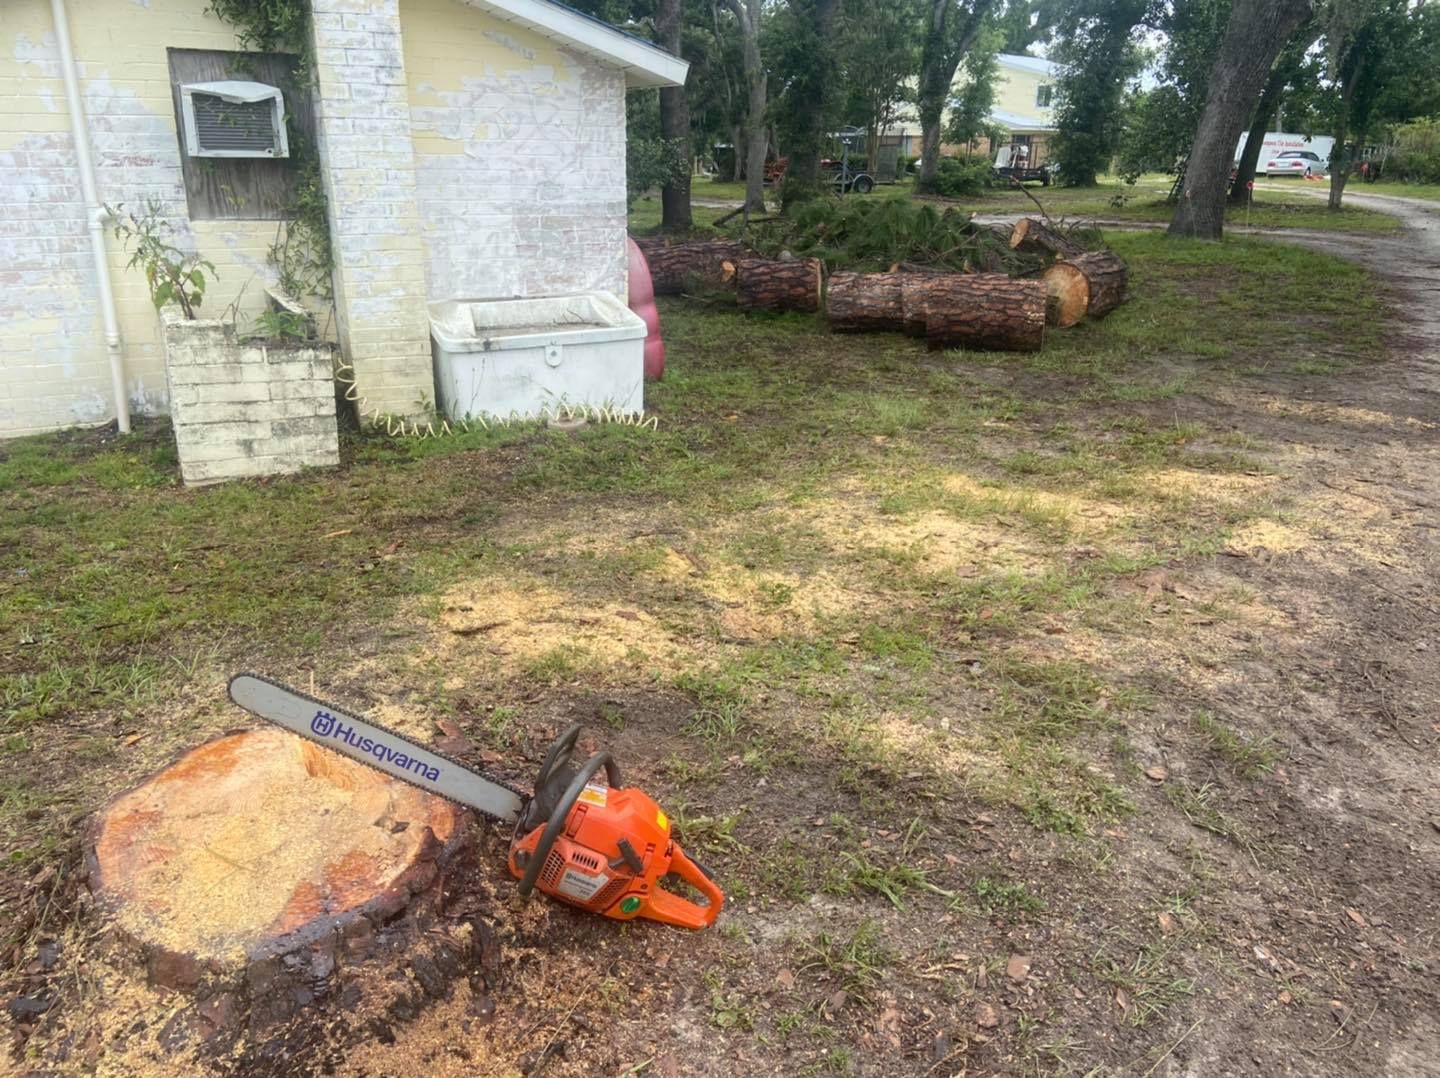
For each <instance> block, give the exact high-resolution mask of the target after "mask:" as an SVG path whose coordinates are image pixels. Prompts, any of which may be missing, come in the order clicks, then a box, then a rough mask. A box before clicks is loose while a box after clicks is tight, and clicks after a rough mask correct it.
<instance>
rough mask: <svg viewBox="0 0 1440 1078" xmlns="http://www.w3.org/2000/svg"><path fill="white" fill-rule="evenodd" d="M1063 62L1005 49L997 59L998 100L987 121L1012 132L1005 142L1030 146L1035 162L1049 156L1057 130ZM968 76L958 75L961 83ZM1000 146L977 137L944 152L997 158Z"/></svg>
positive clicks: (996, 93) (1012, 144)
mask: <svg viewBox="0 0 1440 1078" xmlns="http://www.w3.org/2000/svg"><path fill="white" fill-rule="evenodd" d="M1059 75H1060V66H1059V65H1058V64H1055V63H1052V62H1051V61H1049V60H1045V59H1041V58H1040V57H1038V56H1015V55H1011V54H1009V53H1001V54H1000V55H999V56H997V57H996V63H995V103H994V104H993V105H992V106H991V108H990V112H989V113H988V114H987V116H986V121H987V122H988V123H990V124H993V125H995V126H997V127H1002V128H1004V129H1005V131H1006V132H1007V133H1008V134H1007V136H1006V138H1005V140H1004V141H1003V142H1002V144H1001V145H1010V146H1012V147H1013V146H1019V145H1022V144H1023V145H1025V146H1027V147H1029V156H1030V160H1031V161H1032V162H1036V163H1040V162H1044V161H1046V160H1048V158H1049V142H1050V138H1051V137H1052V136H1053V135H1054V134H1055V100H1054V99H1055V84H1056V82H1057V81H1058V80H1059ZM963 78H964V76H963V75H959V76H957V83H958V82H961V81H963ZM998 149H999V147H996V146H992V145H991V143H990V140H989V139H984V138H981V139H977V140H975V142H974V143H972V144H971V145H969V146H946V147H943V148H942V152H943V153H950V154H959V153H969V154H974V155H978V156H982V157H987V158H990V159H992V160H993V159H994V157H995V156H996V152H997V151H998Z"/></svg>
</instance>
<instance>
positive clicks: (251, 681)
mask: <svg viewBox="0 0 1440 1078" xmlns="http://www.w3.org/2000/svg"><path fill="white" fill-rule="evenodd" d="M230 699H231V700H233V701H234V702H235V703H236V704H238V705H239V706H240V707H242V708H244V709H245V710H246V711H248V712H250V713H251V714H252V715H255V716H257V717H258V718H261V719H264V720H265V721H266V722H270V723H274V724H275V725H276V726H279V727H282V728H283V729H285V730H288V731H289V732H290V733H292V734H296V735H298V736H300V737H303V738H305V739H306V740H308V741H311V742H314V743H315V744H317V745H320V746H323V747H324V748H327V749H330V750H331V751H332V752H338V753H339V754H340V755H342V756H344V757H346V758H347V759H350V760H354V761H355V762H356V763H359V764H364V765H365V766H366V767H370V768H374V769H375V770H376V771H379V772H380V773H381V774H382V775H386V776H388V777H389V778H393V779H399V780H400V781H402V782H408V783H410V784H411V785H412V786H418V787H420V789H422V790H425V791H426V792H428V793H432V794H435V795H436V796H438V797H443V798H444V799H445V800H447V801H453V802H454V803H455V804H457V805H463V806H464V807H466V808H470V809H474V810H475V811H476V812H479V813H481V814H482V815H484V816H488V817H489V818H490V819H492V820H495V821H497V822H499V823H507V824H513V823H515V822H516V821H517V820H518V819H519V818H520V812H521V810H522V809H523V808H524V807H525V802H526V801H527V800H528V796H527V795H526V794H525V793H523V792H522V791H520V790H518V789H516V788H515V787H514V786H512V785H510V783H508V782H505V781H504V780H503V779H498V778H496V777H495V776H493V775H487V774H485V773H484V772H482V771H476V770H475V769H474V768H471V767H468V766H467V765H465V764H463V763H461V762H460V761H459V760H457V759H455V758H454V757H453V756H449V755H447V754H446V753H443V752H440V751H438V750H436V749H433V748H431V747H429V746H427V745H422V744H421V743H420V742H418V741H416V740H415V739H414V738H412V737H407V736H406V735H405V734H402V733H399V732H397V731H395V730H391V729H389V728H387V727H384V726H381V725H379V724H378V723H374V722H370V721H368V720H366V719H360V718H356V717H355V716H353V715H351V714H350V713H349V712H346V711H343V710H341V709H340V708H337V707H335V706H334V705H333V704H328V703H326V702H325V701H323V700H317V699H315V697H313V696H309V695H307V694H305V693H303V692H299V691H298V690H296V689H292V688H290V687H289V686H288V685H282V684H280V683H279V682H276V681H271V680H270V679H269V678H266V677H261V676H260V675H259V674H236V675H235V676H234V677H233V678H231V679H230Z"/></svg>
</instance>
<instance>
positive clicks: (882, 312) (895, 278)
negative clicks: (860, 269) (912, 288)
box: [825, 272, 905, 333]
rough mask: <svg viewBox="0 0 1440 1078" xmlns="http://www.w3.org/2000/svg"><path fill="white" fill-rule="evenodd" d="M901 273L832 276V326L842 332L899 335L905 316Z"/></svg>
mask: <svg viewBox="0 0 1440 1078" xmlns="http://www.w3.org/2000/svg"><path fill="white" fill-rule="evenodd" d="M901 280H902V275H901V274H899V273H848V272H842V273H832V274H831V275H830V280H829V283H828V285H827V287H826V289H825V311H826V314H827V315H828V316H829V318H830V327H831V328H832V329H834V330H836V331H837V332H840V333H877V332H885V331H887V330H890V331H894V332H899V331H900V330H901V329H903V328H904V325H905V316H904V308H903V305H902V303H901Z"/></svg>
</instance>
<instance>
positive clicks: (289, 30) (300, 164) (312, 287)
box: [207, 0, 335, 302]
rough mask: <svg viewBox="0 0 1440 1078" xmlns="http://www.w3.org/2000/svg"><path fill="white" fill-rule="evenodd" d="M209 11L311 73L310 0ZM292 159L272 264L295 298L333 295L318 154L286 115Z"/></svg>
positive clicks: (242, 1)
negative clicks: (297, 60)
mask: <svg viewBox="0 0 1440 1078" xmlns="http://www.w3.org/2000/svg"><path fill="white" fill-rule="evenodd" d="M207 12H208V13H209V14H211V15H214V16H215V17H216V18H218V19H220V20H221V21H223V22H226V23H229V24H230V25H231V26H233V27H234V28H235V35H236V37H238V38H239V39H240V44H241V45H242V46H243V47H244V48H247V49H253V50H254V51H256V52H294V53H298V54H299V56H300V65H299V66H300V70H299V72H298V77H299V78H301V79H302V80H303V79H307V78H309V69H310V61H311V44H310V4H309V3H308V0H210V6H209V8H208V9H207ZM285 125H286V129H287V134H288V136H289V142H290V164H291V166H292V167H293V168H294V169H295V182H294V185H293V186H292V187H291V190H290V196H289V200H288V201H287V202H286V205H285V220H284V221H283V222H282V223H281V225H280V227H279V229H278V230H277V231H276V234H275V242H274V243H272V244H271V245H270V251H269V257H270V264H271V265H273V266H274V267H275V271H276V275H277V277H278V278H279V284H280V288H281V289H282V290H283V291H284V292H286V293H288V294H289V295H291V296H293V297H295V298H296V299H301V298H305V297H312V296H313V297H315V298H316V299H320V300H324V301H326V302H329V301H330V300H332V299H333V298H334V281H333V275H334V271H335V259H334V252H333V251H332V249H331V246H330V220H329V215H328V207H327V202H326V198H325V187H324V183H323V180H322V178H321V174H320V158H319V154H318V153H316V151H315V148H314V147H313V146H310V145H309V144H308V143H307V141H306V140H305V138H304V136H303V135H302V133H301V132H300V130H299V128H297V127H296V125H295V123H294V118H293V117H291V116H289V115H287V116H286V117H285Z"/></svg>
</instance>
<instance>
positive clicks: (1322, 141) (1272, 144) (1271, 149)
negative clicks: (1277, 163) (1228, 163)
mask: <svg viewBox="0 0 1440 1078" xmlns="http://www.w3.org/2000/svg"><path fill="white" fill-rule="evenodd" d="M1249 137H1250V136H1249V132H1246V133H1245V134H1243V135H1241V136H1240V142H1239V143H1238V144H1237V145H1236V147H1235V165H1236V166H1237V167H1238V166H1239V164H1240V155H1241V154H1242V153H1244V152H1245V140H1246V139H1247V138H1249ZM1334 146H1335V140H1334V139H1333V138H1331V137H1330V136H1329V135H1295V134H1291V133H1290V132H1288V131H1267V132H1265V141H1264V143H1263V144H1262V145H1261V147H1260V158H1259V160H1258V161H1257V162H1256V163H1255V174H1256V175H1257V176H1264V175H1266V170H1265V166H1266V164H1267V163H1268V162H1269V161H1271V160H1273V159H1274V158H1277V157H1279V156H1280V155H1281V154H1282V153H1291V152H1295V151H1305V152H1308V153H1313V154H1314V155H1315V156H1316V157H1318V158H1319V159H1320V162H1321V164H1322V166H1323V167H1322V168H1321V169H1320V170H1319V171H1322V172H1323V171H1325V170H1326V169H1328V168H1329V165H1330V151H1331V150H1332V149H1333V148H1334Z"/></svg>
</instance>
